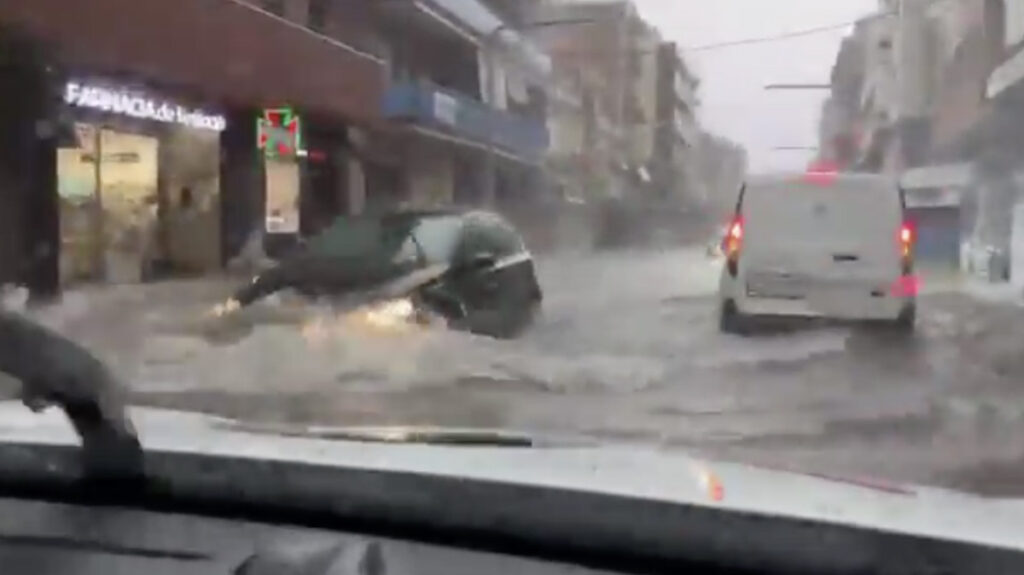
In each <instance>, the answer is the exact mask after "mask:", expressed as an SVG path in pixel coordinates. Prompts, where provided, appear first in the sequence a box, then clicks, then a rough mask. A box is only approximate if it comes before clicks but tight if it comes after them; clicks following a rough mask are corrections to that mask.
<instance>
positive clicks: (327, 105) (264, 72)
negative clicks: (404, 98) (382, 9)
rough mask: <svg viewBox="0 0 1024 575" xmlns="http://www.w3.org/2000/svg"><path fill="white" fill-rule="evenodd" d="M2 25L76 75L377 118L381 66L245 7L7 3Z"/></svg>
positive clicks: (121, 0)
mask: <svg viewBox="0 0 1024 575" xmlns="http://www.w3.org/2000/svg"><path fill="white" fill-rule="evenodd" d="M0 22H3V23H4V24H9V25H16V26H20V27H23V28H25V29H26V31H28V32H30V33H32V34H33V35H36V36H38V37H40V38H42V39H43V40H46V41H48V42H50V43H52V44H53V45H55V46H56V49H57V52H58V57H59V58H60V60H61V61H62V62H63V63H64V64H65V65H69V66H71V67H74V68H78V69H79V70H83V71H89V72H92V73H98V74H128V75H133V76H137V77H138V78H140V79H141V78H144V79H147V80H148V81H152V82H157V81H159V82H160V83H162V84H166V85H169V86H176V87H177V86H180V87H181V88H182V89H189V91H191V92H194V94H195V95H196V96H197V97H201V98H206V99H211V100H216V101H217V102H223V103H226V104H236V105H240V106H254V107H259V106H268V105H284V104H287V105H292V106H297V107H300V108H304V109H306V110H308V111H310V112H316V113H322V114H325V115H331V116H342V117H344V118H346V119H347V120H355V121H358V120H363V119H365V120H373V119H375V118H376V117H378V115H379V107H380V106H379V103H380V99H381V95H382V91H383V88H384V82H385V72H384V68H383V61H382V60H381V59H379V58H377V57H375V56H373V55H371V54H368V53H366V52H362V51H360V50H357V49H356V48H354V47H352V46H349V45H346V44H343V43H341V42H339V41H337V40H332V39H330V38H326V37H324V36H320V35H318V34H315V33H313V32H311V31H309V30H307V29H305V28H303V27H302V26H299V25H297V24H294V23H292V22H289V21H287V20H285V19H282V18H278V17H276V16H273V15H271V14H269V13H267V12H264V11H262V10H259V9H257V8H255V7H253V6H251V5H249V4H246V3H244V2H242V1H241V0H174V1H167V0H88V1H83V0H0Z"/></svg>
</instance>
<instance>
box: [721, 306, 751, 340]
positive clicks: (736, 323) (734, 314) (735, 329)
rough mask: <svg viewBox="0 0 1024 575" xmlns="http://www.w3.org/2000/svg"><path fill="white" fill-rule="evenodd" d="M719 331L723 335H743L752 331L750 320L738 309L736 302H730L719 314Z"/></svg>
mask: <svg viewBox="0 0 1024 575" xmlns="http://www.w3.org/2000/svg"><path fill="white" fill-rule="evenodd" d="M718 329H719V331H721V332H722V333H732V334H737V335H743V334H746V333H747V332H748V331H749V329H750V325H749V319H748V318H747V317H746V316H745V315H743V314H742V313H740V312H739V310H737V309H736V303H735V302H733V301H732V300H729V301H727V302H725V303H723V304H722V307H721V309H720V310H719V312H718Z"/></svg>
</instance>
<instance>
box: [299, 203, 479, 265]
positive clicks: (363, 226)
mask: <svg viewBox="0 0 1024 575" xmlns="http://www.w3.org/2000/svg"><path fill="white" fill-rule="evenodd" d="M461 228H462V220H461V218H460V217H459V216H455V215H418V214H395V215H390V216H378V217H373V216H367V217H343V218H338V219H337V220H335V221H334V223H332V224H331V225H330V227H328V228H327V229H326V230H324V231H323V232H321V233H320V234H318V235H317V236H315V237H314V238H312V239H311V240H310V241H309V243H308V248H307V249H308V250H309V252H311V253H313V254H316V255H319V256H326V257H328V258H338V259H383V260H390V261H392V262H395V263H405V262H410V261H411V262H418V261H421V260H422V261H423V262H424V263H429V264H438V263H446V262H448V261H449V260H450V259H451V257H452V256H453V254H454V251H455V248H456V246H457V244H458V241H459V234H460V231H461Z"/></svg>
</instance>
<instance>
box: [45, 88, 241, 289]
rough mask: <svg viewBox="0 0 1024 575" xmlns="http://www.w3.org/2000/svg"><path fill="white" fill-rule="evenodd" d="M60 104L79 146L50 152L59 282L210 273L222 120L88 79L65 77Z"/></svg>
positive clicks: (216, 258) (214, 263)
mask: <svg viewBox="0 0 1024 575" xmlns="http://www.w3.org/2000/svg"><path fill="white" fill-rule="evenodd" d="M64 103H65V105H66V106H67V110H68V111H69V113H70V114H71V116H72V118H73V119H74V123H75V132H76V134H77V145H76V146H75V147H64V148H60V149H58V151H57V166H56V170H57V180H58V185H57V188H58V196H59V205H60V208H59V209H60V214H59V218H60V278H61V283H62V285H68V284H73V283H77V282H83V281H86V282H88V281H109V282H114V283H132V282H138V281H142V280H146V279H152V278H159V277H166V276H174V275H196V274H202V273H207V272H209V271H212V270H214V269H217V268H218V267H219V266H220V265H221V255H220V246H221V238H220V233H221V231H220V181H219V180H220V156H221V153H220V145H221V143H220V133H221V132H222V131H223V130H224V129H225V127H226V124H227V121H226V119H225V116H223V115H221V114H220V113H218V112H215V111H211V110H208V109H206V108H204V107H202V106H199V105H194V104H192V103H190V102H186V101H185V100H184V99H176V98H171V97H168V96H165V95H161V94H157V93H156V92H155V91H154V90H151V89H149V88H147V87H143V86H134V85H132V86H129V85H125V84H119V83H117V82H114V81H108V80H104V79H95V78H88V79H82V78H73V79H72V80H70V81H68V82H67V83H66V85H65V88H64Z"/></svg>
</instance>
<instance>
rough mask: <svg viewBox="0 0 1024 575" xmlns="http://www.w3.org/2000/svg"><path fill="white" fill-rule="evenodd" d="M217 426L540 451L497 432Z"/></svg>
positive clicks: (532, 440)
mask: <svg viewBox="0 0 1024 575" xmlns="http://www.w3.org/2000/svg"><path fill="white" fill-rule="evenodd" d="M221 425H224V426H225V427H227V428H229V429H231V430H234V431H245V432H247V433H263V434H271V435H277V436H284V437H302V438H308V439H330V440H336V441H357V442H373V443H401V444H423V445H451V446H463V447H473V446H479V447H520V448H528V447H540V446H542V445H545V443H544V442H542V441H540V440H539V439H538V438H536V437H533V436H530V435H526V434H520V433H514V432H509V431H501V430H488V429H459V428H443V427H441V428H433V427H402V426H395V427H351V428H347V427H301V426H290V425H274V424H260V423H248V422H222V423H221Z"/></svg>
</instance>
